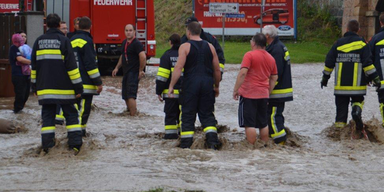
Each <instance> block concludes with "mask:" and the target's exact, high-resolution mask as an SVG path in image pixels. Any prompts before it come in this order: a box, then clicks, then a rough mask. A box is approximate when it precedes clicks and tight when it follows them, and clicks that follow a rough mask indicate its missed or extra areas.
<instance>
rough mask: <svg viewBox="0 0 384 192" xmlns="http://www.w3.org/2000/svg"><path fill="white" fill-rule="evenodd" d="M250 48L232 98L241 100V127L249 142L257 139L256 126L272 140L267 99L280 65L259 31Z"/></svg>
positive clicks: (252, 142) (263, 134)
mask: <svg viewBox="0 0 384 192" xmlns="http://www.w3.org/2000/svg"><path fill="white" fill-rule="evenodd" d="M250 43H251V49H252V50H251V51H248V52H247V53H246V54H245V55H244V57H243V61H242V62H241V69H240V72H239V74H238V75H237V80H236V83H235V87H234V89H233V98H234V99H235V100H239V97H240V102H239V113H238V115H239V126H240V127H245V135H246V138H247V141H248V142H249V143H251V144H254V143H255V141H256V139H257V132H256V128H259V132H260V138H261V140H263V141H265V142H267V141H268V140H269V131H268V127H267V126H268V117H267V108H268V98H269V94H270V93H271V92H272V90H273V88H274V87H275V83H276V80H277V67H276V63H275V59H273V57H272V56H271V55H270V54H269V53H268V52H267V51H265V46H266V44H267V39H266V37H265V35H263V34H261V33H257V34H256V35H255V36H253V38H252V39H251V41H250Z"/></svg>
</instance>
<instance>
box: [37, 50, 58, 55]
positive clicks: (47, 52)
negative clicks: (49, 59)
mask: <svg viewBox="0 0 384 192" xmlns="http://www.w3.org/2000/svg"><path fill="white" fill-rule="evenodd" d="M39 55H61V51H60V49H43V50H37V51H36V56H39Z"/></svg>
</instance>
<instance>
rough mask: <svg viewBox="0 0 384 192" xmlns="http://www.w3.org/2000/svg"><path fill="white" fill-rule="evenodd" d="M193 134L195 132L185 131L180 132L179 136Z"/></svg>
mask: <svg viewBox="0 0 384 192" xmlns="http://www.w3.org/2000/svg"><path fill="white" fill-rule="evenodd" d="M193 134H195V132H194V131H186V132H181V133H180V135H182V136H183V135H193Z"/></svg>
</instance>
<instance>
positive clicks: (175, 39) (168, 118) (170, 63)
mask: <svg viewBox="0 0 384 192" xmlns="http://www.w3.org/2000/svg"><path fill="white" fill-rule="evenodd" d="M169 43H170V45H171V46H172V48H171V49H169V50H167V51H166V52H165V53H164V55H163V56H162V57H161V58H160V67H159V71H158V72H157V76H156V94H157V95H158V97H159V100H160V101H163V100H164V101H165V105H164V113H165V135H164V139H178V138H179V135H178V129H179V123H180V122H179V117H180V104H179V93H180V88H181V83H180V80H179V81H178V82H177V83H176V85H175V89H174V97H172V98H170V97H169V95H168V87H169V83H170V81H171V78H170V77H172V72H173V69H174V67H175V65H176V62H177V58H178V56H179V53H178V50H179V47H180V36H179V35H178V34H173V35H172V36H171V37H170V38H169Z"/></svg>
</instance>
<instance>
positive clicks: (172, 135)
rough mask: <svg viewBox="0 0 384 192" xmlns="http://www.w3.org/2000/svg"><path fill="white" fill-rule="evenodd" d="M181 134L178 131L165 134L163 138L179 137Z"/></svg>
mask: <svg viewBox="0 0 384 192" xmlns="http://www.w3.org/2000/svg"><path fill="white" fill-rule="evenodd" d="M178 138H179V135H178V134H177V133H172V134H165V135H164V137H163V139H178Z"/></svg>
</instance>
